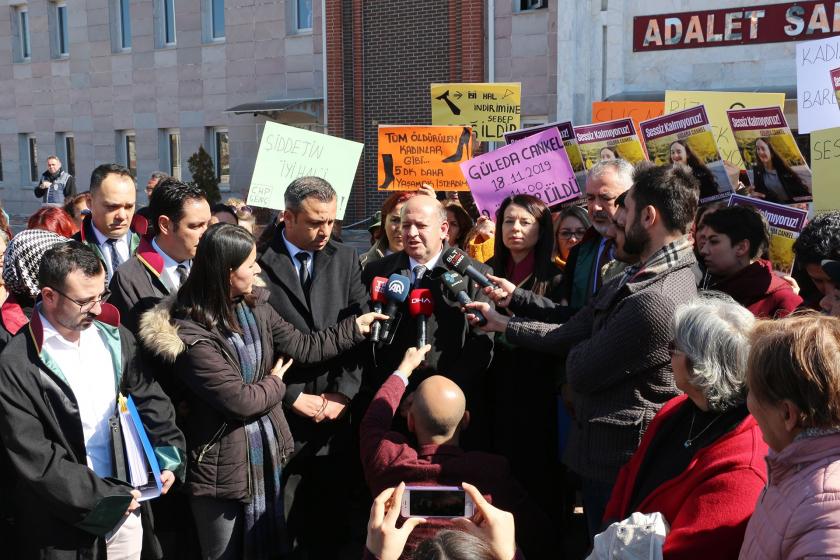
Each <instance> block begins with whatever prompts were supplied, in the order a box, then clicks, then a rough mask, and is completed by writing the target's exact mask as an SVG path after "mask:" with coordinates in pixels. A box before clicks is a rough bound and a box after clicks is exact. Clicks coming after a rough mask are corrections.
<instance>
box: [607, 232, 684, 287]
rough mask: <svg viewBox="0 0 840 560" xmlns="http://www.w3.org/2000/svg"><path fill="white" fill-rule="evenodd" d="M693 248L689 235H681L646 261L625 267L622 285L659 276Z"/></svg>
mask: <svg viewBox="0 0 840 560" xmlns="http://www.w3.org/2000/svg"><path fill="white" fill-rule="evenodd" d="M693 250H694V249H693V247H692V245H691V242H689V240H688V236H683V237H680V238H679V239H676V240H674V241H672V242H671V243H669V244H667V245H665V246H664V247H662V248H661V249H659V250H658V251H657V252H655V253H654V254H652V255H651V256H650V258H648V260H647V261H646V262H643V263H638V264H634V265H633V266H628V267H627V268H625V269H624V275H623V276H622V277H621V284H620V285H621V286H624V285H625V284H626V283H628V282H630V281H632V282H643V281H644V280H649V279H651V278H654V277H655V276H659V275H660V274H662V273H664V272H667V271H668V269H670V268H672V267H673V266H675V265H676V264H677V263H678V262H679V261H680V259H682V257H683V255H685V254H686V252H689V251H693Z"/></svg>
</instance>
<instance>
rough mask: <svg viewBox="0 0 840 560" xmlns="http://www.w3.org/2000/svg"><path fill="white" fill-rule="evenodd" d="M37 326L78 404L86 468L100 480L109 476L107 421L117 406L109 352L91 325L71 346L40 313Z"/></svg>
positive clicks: (110, 472) (98, 333) (109, 437)
mask: <svg viewBox="0 0 840 560" xmlns="http://www.w3.org/2000/svg"><path fill="white" fill-rule="evenodd" d="M39 314H40V312H39ZM41 323H42V324H43V326H44V343H43V350H44V351H46V353H47V354H48V355H49V356H50V357H51V358H52V359H53V361H55V363H56V364H58V367H59V369H61V373H62V374H64V378H65V379H66V380H67V383H68V384H69V385H70V388H71V389H72V390H73V395H74V396H75V397H76V403H77V404H78V405H79V416H80V417H81V420H82V431H83V433H84V438H85V450H86V452H87V465H88V467H89V468H90V469H92V470H93V472H95V473H96V474H97V475H99V476H100V477H103V478H104V477H106V476H112V475H113V466H112V465H111V432H110V429H109V427H108V419H109V418H110V417H111V416H113V414H114V412H115V410H116V406H117V389H116V379H117V378H116V376H115V375H114V364H113V362H112V361H111V353H110V352H109V351H108V347H107V346H106V344H105V341H104V340H103V339H102V334H101V333H100V332H99V329H98V328H97V327H95V326H93V325H91V326H90V327H88V328H86V329H85V330H83V331H82V332H81V335H80V337H79V341H78V343H75V342H70V341H69V340H67V339H66V338H64V337H63V336H61V335H60V334H59V333H58V331H57V330H56V329H55V327H53V326H52V324H50V322H49V321H47V318H46V317H44V315H43V314H41Z"/></svg>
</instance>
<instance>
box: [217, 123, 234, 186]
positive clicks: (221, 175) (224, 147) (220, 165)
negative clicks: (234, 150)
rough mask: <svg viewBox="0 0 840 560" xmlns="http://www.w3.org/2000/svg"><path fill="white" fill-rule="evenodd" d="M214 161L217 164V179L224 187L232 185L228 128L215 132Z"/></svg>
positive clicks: (218, 129)
mask: <svg viewBox="0 0 840 560" xmlns="http://www.w3.org/2000/svg"><path fill="white" fill-rule="evenodd" d="M213 161H214V162H215V164H216V177H218V179H219V183H221V184H223V185H227V184H230V143H229V141H228V131H227V129H226V128H217V129H215V130H214V131H213Z"/></svg>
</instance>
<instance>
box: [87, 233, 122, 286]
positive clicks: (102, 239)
mask: <svg viewBox="0 0 840 560" xmlns="http://www.w3.org/2000/svg"><path fill="white" fill-rule="evenodd" d="M90 225H91V229H93V235H94V236H95V237H96V243H97V245H99V251H100V252H101V253H102V257H103V258H104V259H105V265H106V266H107V267H108V270H110V271H111V274H109V275H108V277H109V278H110V277H111V276H113V275H114V263H112V262H111V249H110V248H109V247H108V243H107V242H108V239H110V238H109V237H108V236H106V235H105V234H104V233H102V232H101V231H99V230H98V229H96V226H95V225H93V222H91V223H90ZM130 240H131V230H129V231H128V233H126V234H125V235H123V236H122V237H121V238H119V239H117V241H116V243H114V247H115V248H116V249H117V253H118V254H119V255H120V259H122V262H125V261H127V260H128V259H129V257H131V246H130Z"/></svg>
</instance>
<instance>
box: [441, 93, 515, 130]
mask: <svg viewBox="0 0 840 560" xmlns="http://www.w3.org/2000/svg"><path fill="white" fill-rule="evenodd" d="M521 99H522V84H520V83H503V84H432V124H433V125H435V126H446V125H454V126H471V127H472V128H473V130H475V132H476V135H477V138H478V140H479V141H481V142H500V141H502V140H503V139H504V134H505V132H510V131H512V130H517V129H519V127H520V113H521V111H522V101H521Z"/></svg>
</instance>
